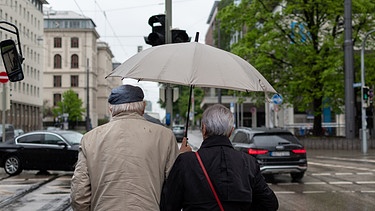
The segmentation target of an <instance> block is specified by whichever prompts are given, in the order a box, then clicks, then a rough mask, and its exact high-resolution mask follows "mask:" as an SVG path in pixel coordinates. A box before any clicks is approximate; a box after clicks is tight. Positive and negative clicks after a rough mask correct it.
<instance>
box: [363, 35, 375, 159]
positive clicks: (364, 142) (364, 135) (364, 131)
mask: <svg viewBox="0 0 375 211" xmlns="http://www.w3.org/2000/svg"><path fill="white" fill-rule="evenodd" d="M373 32H375V29H374V30H371V31H369V32H368V33H367V34H366V36H365V38H364V39H363V41H362V49H361V110H362V153H363V154H367V137H366V135H367V134H366V128H367V121H366V107H365V100H364V99H363V94H364V93H363V87H364V86H365V59H364V57H365V43H366V40H367V37H368V36H369V35H370V34H371V33H373Z"/></svg>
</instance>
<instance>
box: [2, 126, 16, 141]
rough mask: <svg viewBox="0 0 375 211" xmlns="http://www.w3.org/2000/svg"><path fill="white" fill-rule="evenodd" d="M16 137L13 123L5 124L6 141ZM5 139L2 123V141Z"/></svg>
mask: <svg viewBox="0 0 375 211" xmlns="http://www.w3.org/2000/svg"><path fill="white" fill-rule="evenodd" d="M12 138H14V127H13V125H12V124H5V141H7V140H10V139H12ZM5 141H3V125H2V124H0V142H5Z"/></svg>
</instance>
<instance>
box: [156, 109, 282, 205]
mask: <svg viewBox="0 0 375 211" xmlns="http://www.w3.org/2000/svg"><path fill="white" fill-rule="evenodd" d="M233 121H234V120H233V114H232V113H231V112H230V110H229V109H228V108H226V107H224V106H222V105H219V104H216V105H213V106H211V107H209V108H207V109H206V110H205V111H204V113H203V115H202V135H203V142H202V145H201V147H200V149H199V150H198V152H197V153H198V154H196V153H194V152H187V153H183V154H181V155H179V156H178V158H177V159H176V162H175V163H174V165H173V167H172V170H171V172H170V174H169V176H168V178H167V180H166V182H165V184H164V186H163V191H162V197H161V207H160V208H161V210H162V211H164V210H173V211H180V210H181V209H183V210H184V211H185V210H226V211H228V210H262V211H263V210H277V209H278V200H277V198H276V195H275V194H274V192H273V191H272V190H271V189H270V188H269V187H268V185H267V183H266V182H265V180H264V178H263V176H262V175H261V173H260V169H259V166H258V164H257V162H256V160H255V158H254V157H252V156H251V155H248V154H246V153H243V152H240V151H237V150H235V149H234V148H233V147H232V144H231V142H230V140H229V136H230V135H231V133H232V131H233ZM199 160H201V161H202V166H201V165H200V163H199ZM203 169H205V170H203ZM204 171H206V172H207V176H206V175H205V173H204ZM210 184H212V188H211V185H210Z"/></svg>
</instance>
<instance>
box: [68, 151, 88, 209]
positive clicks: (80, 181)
mask: <svg viewBox="0 0 375 211" xmlns="http://www.w3.org/2000/svg"><path fill="white" fill-rule="evenodd" d="M86 162H87V160H86V155H85V153H84V150H82V149H81V148H80V151H79V154H78V161H77V165H76V167H75V170H74V174H73V178H72V182H71V194H70V198H71V206H72V208H73V210H79V211H85V210H90V205H91V185H90V176H89V174H88V169H87V163H86Z"/></svg>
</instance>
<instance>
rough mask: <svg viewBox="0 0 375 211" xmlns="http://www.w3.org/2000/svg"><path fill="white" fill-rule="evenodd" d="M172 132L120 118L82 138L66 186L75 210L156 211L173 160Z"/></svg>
mask: <svg viewBox="0 0 375 211" xmlns="http://www.w3.org/2000/svg"><path fill="white" fill-rule="evenodd" d="M178 154H179V150H178V145H177V142H176V138H175V136H174V135H173V132H172V131H171V130H170V129H168V128H165V127H164V126H162V125H158V124H155V123H151V122H149V121H147V120H145V119H144V118H143V117H142V116H140V115H138V114H136V113H122V114H120V115H117V116H116V117H114V118H113V119H112V120H111V121H110V122H109V123H107V124H105V125H102V126H99V127H97V128H95V129H93V130H91V131H90V132H88V133H86V134H85V135H84V136H83V138H82V142H81V150H80V152H79V156H78V162H77V166H76V168H75V171H74V175H73V178H72V183H71V189H72V190H71V200H72V207H73V209H74V210H80V211H81V210H95V211H99V210H103V211H108V210H111V211H112V210H131V211H134V210H159V203H160V194H161V189H162V185H163V181H164V179H165V178H166V176H167V175H168V173H169V171H170V169H171V167H172V165H173V163H174V161H175V159H176V157H177V156H178Z"/></svg>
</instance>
